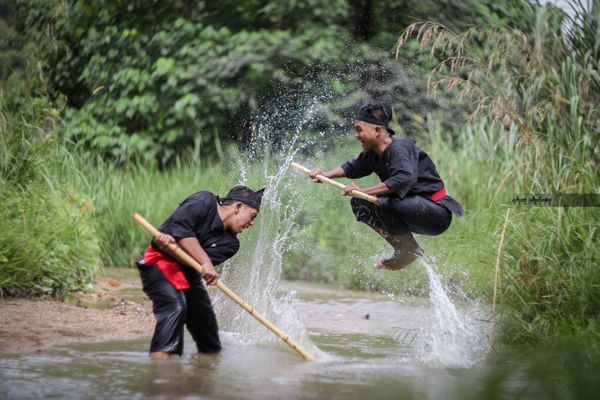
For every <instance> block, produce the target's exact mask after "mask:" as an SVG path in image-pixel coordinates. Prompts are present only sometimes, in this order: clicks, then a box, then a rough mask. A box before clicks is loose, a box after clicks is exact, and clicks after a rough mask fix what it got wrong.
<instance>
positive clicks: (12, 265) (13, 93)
mask: <svg viewBox="0 0 600 400" xmlns="http://www.w3.org/2000/svg"><path fill="white" fill-rule="evenodd" d="M37 72H39V71H37ZM28 76H29V77H30V79H29V80H23V79H21V77H17V76H14V75H13V76H12V77H11V78H10V79H9V80H8V81H6V82H4V83H1V84H0V230H1V231H2V232H3V233H2V235H0V297H2V296H17V295H35V296H62V295H64V294H65V293H66V292H67V291H70V290H76V289H79V288H81V287H83V286H86V285H88V284H90V283H91V280H92V276H93V273H94V271H95V270H96V269H97V267H98V266H99V265H100V260H99V258H98V251H99V248H98V239H97V237H96V236H95V232H94V230H93V228H92V223H91V217H92V215H91V213H92V211H93V205H92V204H91V202H90V201H89V199H87V198H86V197H85V196H83V195H82V194H81V193H79V192H78V191H76V190H75V189H73V188H72V187H71V186H70V185H68V184H67V182H66V179H68V177H69V176H74V175H78V174H79V171H77V170H76V168H75V166H74V164H73V161H72V159H71V157H70V155H69V153H68V151H67V150H66V148H65V146H64V144H63V143H62V141H61V140H60V139H59V138H57V137H56V135H55V129H56V126H57V125H58V124H60V120H59V119H58V118H57V115H58V111H57V110H56V109H55V108H54V107H53V106H52V105H51V104H50V103H49V102H48V99H47V97H45V93H44V92H43V85H42V84H41V82H40V81H39V80H37V79H35V78H33V77H34V76H35V75H28ZM28 85H30V86H28Z"/></svg>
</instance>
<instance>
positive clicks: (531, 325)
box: [400, 4, 600, 344]
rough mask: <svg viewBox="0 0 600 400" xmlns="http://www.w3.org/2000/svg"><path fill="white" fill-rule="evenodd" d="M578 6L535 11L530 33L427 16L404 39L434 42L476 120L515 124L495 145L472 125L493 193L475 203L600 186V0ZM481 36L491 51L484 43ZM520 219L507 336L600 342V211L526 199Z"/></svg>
mask: <svg viewBox="0 0 600 400" xmlns="http://www.w3.org/2000/svg"><path fill="white" fill-rule="evenodd" d="M574 5H575V6H576V7H579V6H580V7H581V8H578V9H577V11H578V14H577V15H578V17H577V21H574V20H572V19H570V18H569V17H568V16H567V15H566V14H564V13H563V12H562V11H560V10H558V9H556V8H552V7H547V8H535V9H532V10H531V11H532V12H531V13H530V14H529V15H528V16H527V18H525V19H524V20H526V21H529V25H528V27H527V29H525V31H523V30H516V29H507V28H502V27H500V28H499V27H483V28H481V27H478V28H472V29H469V30H468V31H466V32H464V33H462V34H455V33H453V32H452V31H450V30H448V29H447V28H445V27H443V26H441V25H438V24H433V23H425V24H421V25H415V26H411V27H409V28H408V29H407V31H406V33H405V34H404V35H403V37H402V38H401V40H400V44H402V43H404V42H405V40H406V39H407V38H408V37H409V36H410V35H411V34H412V33H417V35H418V40H419V41H420V43H421V45H422V48H423V49H427V51H428V52H429V53H430V54H439V56H440V57H441V59H440V61H439V63H438V64H437V66H436V67H435V68H434V70H433V72H432V75H431V82H432V86H433V88H434V89H435V88H439V87H443V86H446V87H450V88H455V87H457V88H459V89H460V90H461V94H462V95H463V96H464V97H466V98H469V99H470V100H471V101H472V102H473V103H474V110H475V112H474V114H473V117H477V116H486V117H487V118H489V120H490V121H491V123H490V122H485V121H484V122H482V123H480V124H479V126H478V130H479V131H480V132H485V131H486V130H488V131H489V130H494V129H495V130H498V131H499V132H503V133H502V135H501V137H500V138H497V137H496V138H494V139H493V140H492V141H490V140H488V138H486V137H485V135H482V134H481V133H479V134H477V135H476V137H474V136H473V132H469V130H468V129H467V130H466V131H465V134H466V137H465V139H467V140H470V141H473V142H474V143H475V144H477V146H473V147H469V149H472V150H470V151H472V153H471V155H470V157H469V156H466V157H465V158H466V159H467V162H466V167H467V168H468V170H469V171H473V170H476V169H473V167H476V166H477V164H481V163H482V161H483V160H482V155H483V154H482V153H485V152H487V153H488V154H489V157H488V160H489V162H490V166H487V167H486V166H485V165H481V166H480V168H481V170H480V171H486V172H485V173H483V174H481V175H480V174H479V173H477V174H471V175H470V176H469V179H470V180H472V182H473V183H476V184H477V185H478V187H479V188H481V187H483V188H485V189H484V193H486V194H487V195H486V196H484V197H483V198H477V197H475V198H473V195H470V196H469V195H468V194H467V198H466V199H467V203H470V202H472V203H474V204H477V203H481V201H482V200H483V201H485V203H487V204H489V206H493V205H510V202H509V201H508V199H510V198H512V197H514V196H521V197H530V196H531V195H534V194H537V195H540V194H547V193H553V194H559V193H596V192H597V191H598V187H599V185H600V181H599V177H600V166H599V165H598V163H597V160H598V158H599V156H600V140H599V136H598V134H597V132H598V131H599V130H600V125H599V124H600V118H599V116H600V79H599V78H600V75H599V73H600V69H599V67H600V65H599V63H598V57H597V55H598V41H597V37H598V34H599V33H600V31H599V29H600V14H599V10H598V8H597V7H594V8H593V9H591V10H587V9H584V8H583V6H581V5H578V4H574ZM565 24H566V26H568V29H567V30H566V32H565V29H564V28H563V27H564V26H565ZM481 42H484V43H486V46H484V49H483V50H484V51H483V52H481V51H480V50H479V49H478V48H476V47H475V46H476V45H477V44H478V43H481ZM574 45H576V46H577V48H576V50H575V48H574V47H573V46H574ZM481 124H484V125H481ZM486 126H487V129H486ZM482 139H483V140H482ZM492 146H493V150H492ZM490 150H492V151H490ZM490 167H491V168H494V169H497V170H498V171H499V172H498V173H497V178H485V177H486V176H487V177H489V176H493V175H492V174H491V173H492V171H491V170H490ZM480 177H484V180H483V181H482V180H481V179H480ZM499 178H502V179H501V180H499ZM468 185H469V184H468V183H467V184H465V183H462V184H461V183H459V187H460V186H462V187H465V186H468ZM473 190H480V191H481V189H478V188H477V187H473ZM492 191H493V192H494V196H493V197H492V198H491V199H488V198H489V193H491V192H492ZM465 193H468V192H465ZM476 196H478V197H480V196H479V195H476ZM485 197H488V198H485ZM485 203H484V204H485ZM510 221H511V226H510V228H509V230H508V239H507V244H506V259H505V262H506V266H505V276H504V280H503V281H502V294H503V305H504V311H505V313H504V317H505V319H504V321H503V322H504V331H503V333H504V338H505V340H506V341H508V342H511V343H530V344H534V343H540V342H544V341H553V340H556V339H557V338H560V337H572V338H576V339H580V340H589V341H590V342H592V343H596V344H597V343H598V342H599V340H600V337H598V334H597V332H598V330H597V326H598V321H599V320H600V314H599V313H598V310H599V309H600V297H599V296H598V293H599V291H598V284H599V282H600V275H599V273H598V268H597V266H598V262H599V261H600V251H599V250H598V249H600V245H599V241H600V240H599V239H600V236H599V234H598V226H600V213H599V211H598V209H597V208H565V209H563V208H546V207H542V208H536V207H532V208H526V207H523V206H520V207H519V206H517V208H516V210H515V213H513V216H512V217H511V220H510Z"/></svg>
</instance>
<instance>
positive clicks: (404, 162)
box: [341, 137, 463, 215]
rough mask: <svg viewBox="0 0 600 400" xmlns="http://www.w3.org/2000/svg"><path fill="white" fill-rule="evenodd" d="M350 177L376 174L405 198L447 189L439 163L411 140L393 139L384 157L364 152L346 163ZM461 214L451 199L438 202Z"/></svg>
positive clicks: (356, 177)
mask: <svg viewBox="0 0 600 400" xmlns="http://www.w3.org/2000/svg"><path fill="white" fill-rule="evenodd" d="M341 168H342V169H343V170H344V173H345V175H346V177H347V178H350V179H358V178H362V177H364V176H367V175H370V174H371V173H373V172H375V173H376V174H377V176H378V177H379V179H381V182H383V183H385V185H386V186H387V187H389V188H390V189H391V190H393V191H394V193H395V194H396V195H397V196H398V197H400V198H401V199H404V197H406V196H407V195H408V194H421V195H425V196H430V195H432V194H433V193H435V192H437V191H438V190H440V189H442V188H443V187H444V182H443V181H442V178H440V176H439V174H438V172H437V170H436V168H435V164H434V163H433V161H432V160H431V158H429V156H428V155H427V153H425V152H424V151H423V150H422V149H421V148H419V147H418V146H416V145H415V144H414V143H412V142H410V141H408V140H402V139H398V138H395V137H393V138H392V143H391V144H390V145H389V146H388V147H386V148H385V150H384V151H383V153H382V154H381V156H379V155H378V154H377V153H376V152H375V151H373V150H368V151H366V150H365V151H363V152H361V153H360V154H359V155H358V157H356V158H355V159H353V160H351V161H347V162H345V163H344V164H342V166H341ZM438 203H439V204H441V205H443V206H445V207H446V208H448V209H449V210H450V211H452V212H454V213H455V214H457V215H462V214H463V210H462V207H461V206H460V204H459V203H458V202H457V201H456V200H454V199H453V198H452V197H450V196H446V197H445V198H443V199H441V200H439V201H438Z"/></svg>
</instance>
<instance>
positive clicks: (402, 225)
mask: <svg viewBox="0 0 600 400" xmlns="http://www.w3.org/2000/svg"><path fill="white" fill-rule="evenodd" d="M391 119H392V105H391V102H390V101H389V100H388V99H385V100H384V101H383V102H375V101H370V100H368V101H365V102H363V103H362V104H361V105H360V107H359V108H358V110H357V112H356V118H355V121H354V137H355V138H356V139H358V140H359V141H360V142H361V144H362V148H363V151H362V152H361V153H360V154H359V155H358V157H356V158H355V159H354V160H352V161H347V162H345V163H344V164H342V165H341V166H340V167H337V168H335V169H332V170H331V171H327V172H322V171H321V169H319V168H315V169H313V170H312V171H311V172H310V173H309V175H310V177H311V178H313V181H315V182H318V180H317V179H316V176H317V175H319V174H320V175H323V176H325V177H327V178H340V177H346V178H350V179H358V178H362V177H364V176H367V175H370V174H371V173H373V172H375V173H376V174H377V176H378V177H379V179H380V180H381V182H382V183H380V184H377V185H375V186H372V187H369V188H366V189H361V188H359V187H358V186H357V185H356V184H354V183H350V184H348V185H347V186H346V187H345V188H344V191H343V193H342V194H343V195H345V196H351V195H352V191H353V190H359V191H361V192H364V193H367V194H370V195H373V196H376V197H378V199H379V203H378V204H373V203H370V202H368V201H366V200H362V199H358V198H353V199H352V201H351V205H352V211H353V212H354V215H355V216H356V219H357V220H358V221H360V222H364V223H365V224H367V225H368V226H370V227H371V228H372V229H373V230H374V231H375V232H377V233H378V234H380V235H381V236H382V237H383V238H384V239H385V240H386V241H387V242H388V243H389V244H390V245H392V247H393V248H394V254H393V255H392V257H390V258H387V259H384V260H381V261H379V262H378V263H377V264H376V265H375V268H380V269H389V270H398V269H401V268H404V267H406V266H407V265H409V264H410V263H412V262H413V261H415V260H416V258H417V257H418V256H421V255H422V254H423V250H422V249H421V248H420V247H419V245H418V244H417V242H416V240H415V238H414V236H413V235H412V233H418V234H421V235H439V234H441V233H443V232H444V231H446V229H448V227H449V226H450V222H451V221H452V213H454V214H456V215H457V216H461V215H462V214H463V209H462V207H461V205H460V204H459V203H458V202H457V201H456V200H454V199H453V198H452V197H450V196H448V195H447V194H446V190H445V188H444V182H442V179H441V178H440V176H439V175H438V173H437V171H436V168H435V165H434V163H433V161H432V160H431V159H430V158H429V156H428V155H427V154H426V153H425V152H424V151H423V150H421V149H420V148H419V147H417V146H416V145H415V144H413V143H412V142H410V141H408V140H402V139H398V138H395V137H393V135H394V134H395V132H394V131H393V130H392V129H391V128H390V127H389V122H390V121H391Z"/></svg>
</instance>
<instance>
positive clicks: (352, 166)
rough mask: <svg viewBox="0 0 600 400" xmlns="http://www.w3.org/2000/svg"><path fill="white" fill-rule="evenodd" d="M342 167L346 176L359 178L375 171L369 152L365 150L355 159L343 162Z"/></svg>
mask: <svg viewBox="0 0 600 400" xmlns="http://www.w3.org/2000/svg"><path fill="white" fill-rule="evenodd" d="M341 168H342V169H343V170H344V174H345V175H346V178H350V179H358V178H362V177H363V176H367V175H369V174H371V173H372V172H373V163H372V162H370V160H369V154H368V153H367V152H366V151H363V152H362V153H360V154H359V155H358V157H356V158H355V159H354V160H351V161H346V162H345V163H343V164H342V166H341Z"/></svg>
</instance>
